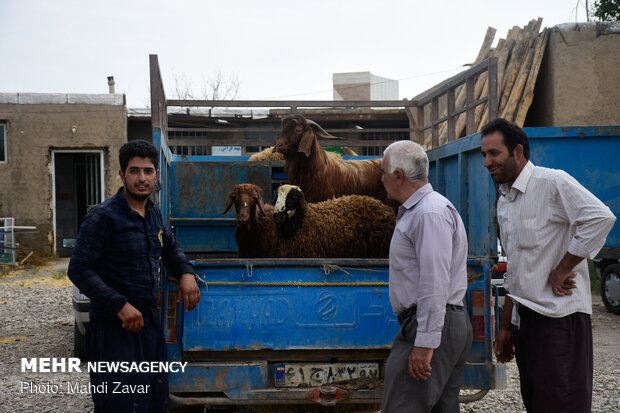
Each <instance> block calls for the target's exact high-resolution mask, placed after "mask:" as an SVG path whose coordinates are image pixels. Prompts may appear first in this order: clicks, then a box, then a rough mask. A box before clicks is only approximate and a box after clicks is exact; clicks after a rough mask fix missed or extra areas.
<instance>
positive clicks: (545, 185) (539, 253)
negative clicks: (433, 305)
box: [481, 119, 616, 412]
mask: <svg viewBox="0 0 620 413" xmlns="http://www.w3.org/2000/svg"><path fill="white" fill-rule="evenodd" d="M481 151H482V155H483V156H484V166H485V167H486V168H487V169H488V171H489V173H490V175H491V177H492V178H493V180H494V181H495V182H496V183H498V184H502V185H501V187H500V189H499V192H500V194H501V196H500V198H499V200H498V202H497V221H498V223H499V228H500V239H501V241H502V244H503V247H504V249H505V251H506V257H507V260H508V262H507V271H506V282H505V287H506V291H507V292H508V297H509V298H507V299H506V305H505V307H504V315H503V317H502V321H501V325H500V331H499V333H498V335H497V338H496V341H495V353H496V355H497V358H498V360H499V361H501V362H507V361H510V360H511V359H512V357H513V355H516V358H517V366H518V368H519V376H520V381H521V396H522V397H523V403H524V405H525V408H526V409H527V411H528V412H554V411H555V412H560V411H561V412H569V411H571V412H589V411H590V410H591V404H592V369H593V363H592V324H591V320H590V315H591V314H592V296H591V292H590V278H589V274H588V265H587V262H586V260H585V259H584V258H590V259H592V258H594V257H595V256H596V254H597V253H598V251H599V250H600V249H601V248H602V247H603V244H604V243H605V239H606V237H607V234H608V233H609V231H610V230H611V228H612V227H613V224H614V222H615V220H616V218H615V217H614V215H613V214H612V213H611V211H610V210H609V208H608V207H607V206H605V205H604V204H603V203H602V202H601V201H599V200H598V199H597V198H596V197H595V196H594V195H592V193H590V192H589V191H588V190H587V189H586V188H584V187H583V186H582V185H580V184H579V182H577V181H576V180H575V179H574V178H573V177H571V176H570V175H568V174H567V173H566V172H564V171H561V170H556V169H548V168H542V167H539V166H534V164H532V162H530V161H529V158H530V147H529V141H528V138H527V135H526V134H525V132H524V131H523V129H521V128H519V127H518V126H517V125H515V124H513V123H511V122H508V121H506V120H504V119H496V120H494V121H492V122H491V123H489V124H488V125H487V126H485V127H484V128H483V129H482V144H481ZM511 324H512V325H511Z"/></svg>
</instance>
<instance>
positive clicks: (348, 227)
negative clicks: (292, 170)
mask: <svg viewBox="0 0 620 413" xmlns="http://www.w3.org/2000/svg"><path fill="white" fill-rule="evenodd" d="M274 220H275V221H276V228H277V236H278V239H279V240H278V243H277V244H278V246H277V248H278V255H279V256H281V257H284V258H293V257H297V258H386V257H388V255H389V250H390V241H391V238H392V233H393V232H394V225H395V222H396V215H395V214H394V211H393V209H392V208H390V207H389V206H387V205H385V204H384V203H382V202H381V201H379V200H377V199H374V198H371V197H368V196H362V195H347V196H343V197H340V198H335V199H330V200H327V201H323V202H318V203H307V202H306V201H305V199H304V194H303V192H302V191H301V189H300V188H299V187H298V186H294V185H282V186H280V188H279V189H278V199H277V200H276V205H275V207H274Z"/></svg>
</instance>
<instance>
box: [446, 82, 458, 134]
mask: <svg viewBox="0 0 620 413" xmlns="http://www.w3.org/2000/svg"><path fill="white" fill-rule="evenodd" d="M454 93H455V91H454V89H453V88H451V89H448V95H447V99H448V142H451V141H453V140H454V139H456V138H457V136H456V134H455V130H456V119H455V118H454V116H451V115H450V114H451V113H453V112H454Z"/></svg>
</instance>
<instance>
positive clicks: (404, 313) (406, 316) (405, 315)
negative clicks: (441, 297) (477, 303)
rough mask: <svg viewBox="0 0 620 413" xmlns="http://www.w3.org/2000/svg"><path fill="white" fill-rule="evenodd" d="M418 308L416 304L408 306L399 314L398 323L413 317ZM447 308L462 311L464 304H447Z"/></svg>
mask: <svg viewBox="0 0 620 413" xmlns="http://www.w3.org/2000/svg"><path fill="white" fill-rule="evenodd" d="M416 310H417V306H415V305H414V306H411V307H409V308H407V309H406V310H405V311H402V312H401V313H400V314H398V324H400V325H402V324H403V323H404V322H405V321H407V320H408V319H410V318H411V317H413V316H414V315H415V314H416ZM446 310H451V311H461V310H463V306H462V305H455V304H446Z"/></svg>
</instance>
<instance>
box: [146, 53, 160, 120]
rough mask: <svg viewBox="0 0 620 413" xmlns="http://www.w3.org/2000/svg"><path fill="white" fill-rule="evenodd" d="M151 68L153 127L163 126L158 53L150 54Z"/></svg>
mask: <svg viewBox="0 0 620 413" xmlns="http://www.w3.org/2000/svg"><path fill="white" fill-rule="evenodd" d="M149 69H150V75H151V79H150V80H151V125H152V127H153V128H161V118H160V113H161V112H160V110H159V109H160V106H161V93H160V91H161V89H162V85H161V77H160V75H159V62H158V60H157V55H154V54H152V55H149Z"/></svg>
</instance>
